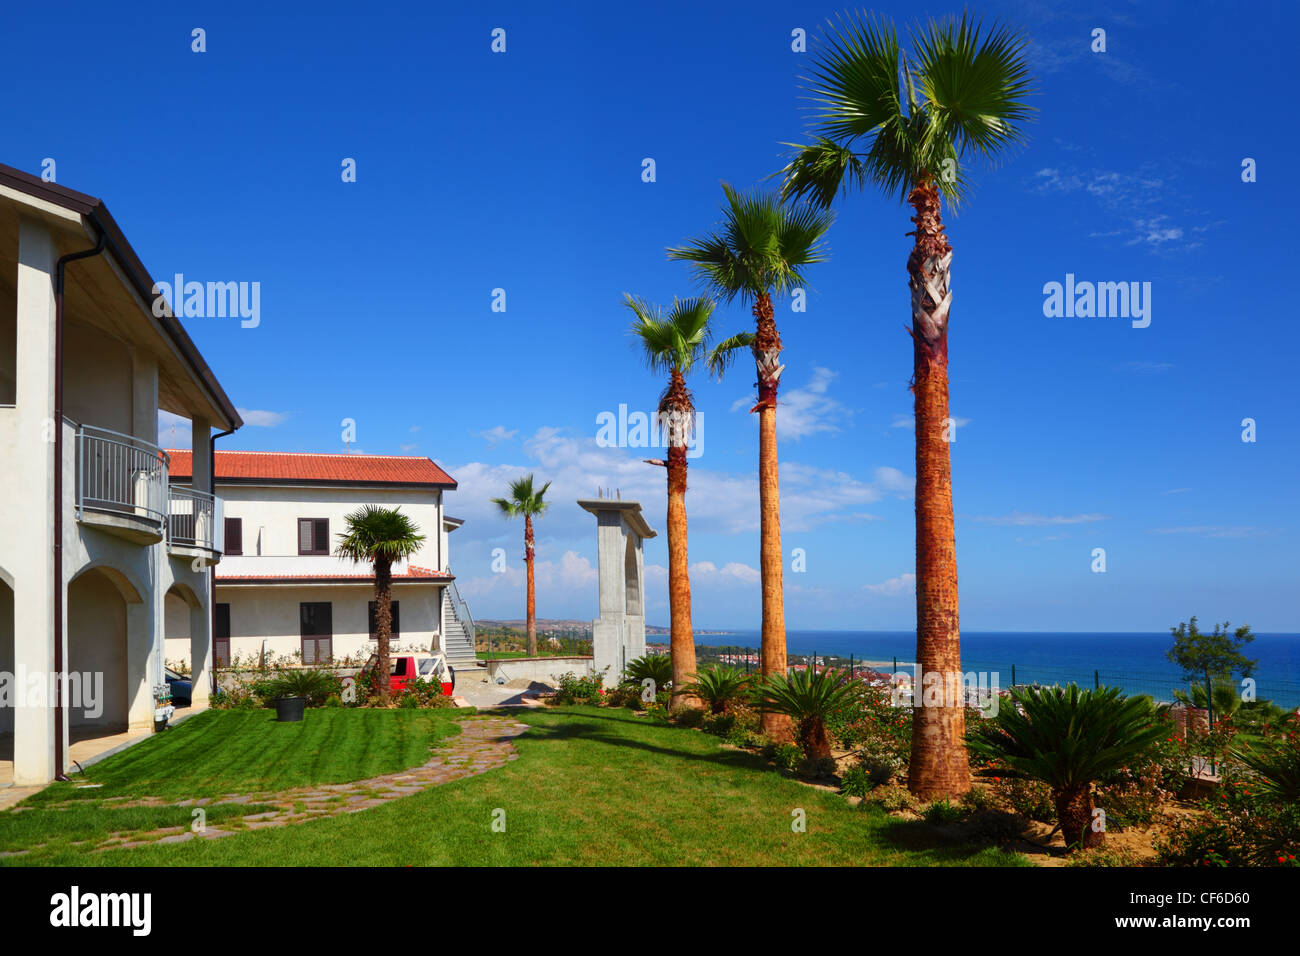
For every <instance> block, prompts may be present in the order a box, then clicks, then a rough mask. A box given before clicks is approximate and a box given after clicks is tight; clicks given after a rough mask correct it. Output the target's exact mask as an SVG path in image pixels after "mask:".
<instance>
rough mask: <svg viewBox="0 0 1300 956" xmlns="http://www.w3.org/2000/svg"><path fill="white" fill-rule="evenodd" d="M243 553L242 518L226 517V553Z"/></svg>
mask: <svg viewBox="0 0 1300 956" xmlns="http://www.w3.org/2000/svg"><path fill="white" fill-rule="evenodd" d="M243 553H244V520H243V519H242V518H227V519H226V554H243Z"/></svg>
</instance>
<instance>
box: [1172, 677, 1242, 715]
mask: <svg viewBox="0 0 1300 956" xmlns="http://www.w3.org/2000/svg"><path fill="white" fill-rule="evenodd" d="M1173 697H1174V700H1176V701H1178V702H1179V703H1180V704H1184V705H1186V706H1188V707H1199V708H1201V709H1202V710H1204V709H1206V707H1207V705H1208V704H1210V703H1213V704H1214V716H1215V717H1218V718H1220V719H1221V720H1226V719H1229V718H1231V717H1232V716H1233V715H1234V714H1236V713H1237V711H1238V710H1239V709H1240V708H1241V705H1242V703H1243V701H1242V699H1241V691H1240V690H1239V689H1238V688H1237V685H1236V684H1234V683H1232V681H1223V680H1218V681H1214V682H1213V684H1212V690H1211V692H1210V694H1209V695H1207V694H1206V693H1205V685H1204V684H1192V685H1191V688H1190V693H1189V692H1188V691H1185V690H1175V691H1174V692H1173Z"/></svg>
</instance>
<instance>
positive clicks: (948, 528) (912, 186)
mask: <svg viewBox="0 0 1300 956" xmlns="http://www.w3.org/2000/svg"><path fill="white" fill-rule="evenodd" d="M911 41H912V42H911V45H912V49H913V52H912V54H911V55H910V57H909V56H908V55H907V54H906V53H904V52H903V50H902V49H901V48H900V45H899V40H898V35H897V33H896V31H895V30H894V28H893V26H892V25H890V24H888V23H886V22H884V21H883V20H876V19H873V18H871V17H869V16H863V15H850V16H847V17H845V18H843V19H842V20H841V21H840V23H839V24H838V25H837V24H831V25H829V28H828V30H827V32H826V35H825V36H824V37H823V45H822V47H821V48H820V49H819V50H817V51H816V52H815V54H814V56H813V58H812V63H813V66H812V76H811V77H810V78H809V80H808V83H809V86H808V87H807V88H808V91H809V92H810V93H811V94H812V98H813V99H814V100H815V101H816V103H817V106H816V107H815V108H814V117H813V123H812V126H813V134H814V136H815V141H814V142H812V143H810V144H808V145H802V146H800V145H796V144H791V145H795V148H796V150H797V151H796V153H795V154H794V156H793V158H792V159H791V161H790V163H789V165H788V166H786V167H785V169H784V170H783V171H782V172H783V174H784V183H783V185H782V195H783V196H785V197H787V198H791V197H808V198H811V199H812V201H813V202H814V203H815V204H817V205H818V206H820V207H822V208H829V206H830V205H831V203H832V202H833V201H834V199H835V197H836V195H837V194H838V193H840V192H841V191H844V192H847V191H848V190H850V189H852V188H864V187H866V186H868V185H873V186H876V187H879V188H880V189H882V190H883V191H884V192H885V193H886V194H890V195H897V196H898V197H899V198H900V199H902V200H905V201H906V202H908V203H909V204H911V206H912V207H913V209H914V210H915V211H916V214H915V215H914V216H913V217H912V222H913V223H915V225H916V228H915V229H914V231H912V232H910V233H908V235H911V236H913V237H914V242H913V245H912V252H911V255H910V256H909V257H908V260H907V272H908V278H909V286H910V288H911V299H912V301H911V311H912V324H911V328H910V329H909V332H910V334H911V336H912V384H911V388H912V392H913V394H914V397H915V406H914V407H915V421H916V618H917V619H916V632H917V633H916V644H917V651H916V653H917V661H918V663H919V665H920V667H921V668H922V671H923V673H924V674H951V673H955V672H959V671H960V669H961V650H960V644H959V635H960V630H959V627H958V616H957V548H956V541H955V538H954V534H953V511H952V473H951V467H950V462H949V454H948V443H949V441H950V440H951V431H950V429H951V426H952V423H951V421H949V417H948V312H949V309H950V308H951V306H952V291H951V288H950V277H949V268H950V266H951V264H952V246H951V244H950V243H949V242H948V238H947V236H945V235H944V225H943V221H942V219H941V217H940V200H941V197H942V198H946V199H947V200H948V202H949V203H950V204H953V205H956V204H957V203H958V202H959V201H960V200H961V199H962V197H963V195H964V194H965V192H966V187H967V184H968V181H967V178H966V175H965V168H964V167H963V165H962V163H963V161H965V160H967V159H974V160H981V159H983V160H991V159H994V158H996V157H998V156H999V155H1001V154H1003V153H1004V152H1005V151H1006V150H1008V149H1009V148H1011V147H1013V146H1015V145H1016V144H1018V143H1020V142H1022V141H1023V139H1024V133H1023V129H1024V124H1025V122H1027V121H1028V119H1029V117H1030V113H1031V110H1030V108H1029V107H1028V106H1027V105H1026V104H1025V98H1026V97H1027V96H1028V95H1029V93H1030V92H1031V91H1030V84H1029V76H1028V70H1027V67H1026V64H1025V43H1026V40H1025V38H1024V37H1023V36H1021V35H1019V34H1016V33H1013V32H1011V31H1010V30H1008V29H1006V28H1003V27H994V28H993V29H991V30H990V31H987V32H986V31H985V30H984V29H983V28H982V26H981V25H980V23H979V22H977V21H974V20H972V19H970V18H968V17H966V16H963V17H962V18H961V20H960V21H955V20H946V21H942V22H939V21H934V20H931V21H930V22H929V23H927V24H926V25H925V26H923V27H917V28H915V29H914V30H913V31H912V35H911ZM903 91H905V92H906V103H904V100H903V97H902V93H903ZM944 696H945V701H944V703H943V705H941V706H923V703H922V697H921V695H920V694H918V695H917V697H916V700H917V703H916V704H915V705H914V707H915V710H914V713H913V716H914V718H915V719H914V723H913V727H914V729H913V737H912V761H911V769H910V771H909V775H908V786H909V787H910V788H911V790H912V791H913V792H914V793H915V794H917V795H918V796H920V797H922V798H923V799H927V800H931V799H937V798H939V797H953V796H958V795H960V794H962V793H965V792H966V791H967V790H969V789H970V766H969V763H968V761H967V756H966V748H965V747H964V746H963V745H962V739H963V735H964V730H965V716H964V712H963V708H962V701H960V700H957V701H949V700H947V699H946V698H947V696H948V695H944Z"/></svg>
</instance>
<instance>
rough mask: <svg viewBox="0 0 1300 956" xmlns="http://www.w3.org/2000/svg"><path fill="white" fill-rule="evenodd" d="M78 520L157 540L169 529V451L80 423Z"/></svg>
mask: <svg viewBox="0 0 1300 956" xmlns="http://www.w3.org/2000/svg"><path fill="white" fill-rule="evenodd" d="M76 447H77V520H78V521H80V522H81V523H82V524H88V525H94V526H96V527H99V528H101V529H103V530H104V531H107V532H108V533H110V534H114V535H116V536H118V537H120V538H125V539H127V540H128V541H135V542H138V543H140V544H156V543H157V542H159V541H161V540H162V539H163V537H164V535H165V534H166V532H167V523H168V495H167V466H168V459H167V453H166V452H164V451H163V450H162V449H161V448H159V447H158V446H157V445H154V444H151V443H150V442H147V441H145V440H144V439H142V438H136V437H134V436H132V435H123V434H122V433H120V432H115V431H110V430H108V429H107V428H97V427H95V426H94V425H79V426H77V432H76Z"/></svg>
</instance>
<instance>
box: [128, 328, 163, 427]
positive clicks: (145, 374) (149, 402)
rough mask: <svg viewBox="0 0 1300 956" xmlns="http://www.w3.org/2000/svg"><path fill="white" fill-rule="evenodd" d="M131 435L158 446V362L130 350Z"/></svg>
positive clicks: (139, 352) (134, 350)
mask: <svg viewBox="0 0 1300 956" xmlns="http://www.w3.org/2000/svg"><path fill="white" fill-rule="evenodd" d="M131 434H132V435H134V436H135V437H136V438H143V439H144V440H145V441H147V442H148V443H149V444H151V445H156V444H158V360H157V359H156V358H154V357H153V356H152V355H150V354H149V353H148V352H145V351H142V350H141V349H132V350H131Z"/></svg>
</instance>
